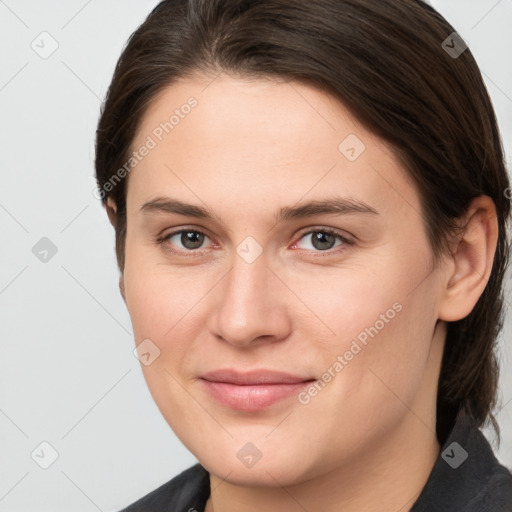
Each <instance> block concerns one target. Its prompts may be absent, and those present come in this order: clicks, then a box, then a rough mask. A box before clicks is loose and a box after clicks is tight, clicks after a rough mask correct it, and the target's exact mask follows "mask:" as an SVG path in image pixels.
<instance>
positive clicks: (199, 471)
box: [119, 463, 210, 512]
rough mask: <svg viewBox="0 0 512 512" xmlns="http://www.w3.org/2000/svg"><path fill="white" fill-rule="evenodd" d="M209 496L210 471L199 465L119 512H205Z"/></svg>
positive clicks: (183, 472)
mask: <svg viewBox="0 0 512 512" xmlns="http://www.w3.org/2000/svg"><path fill="white" fill-rule="evenodd" d="M209 495H210V478H209V474H208V471H206V469H205V468H204V467H203V466H201V464H199V463H197V464H195V465H193V466H191V467H190V468H188V469H185V470H184V471H182V472H181V473H180V474H179V475H177V476H175V477H174V478H172V479H171V480H169V481H168V482H166V483H164V484H163V485H161V486H160V487H158V488H156V489H155V490H153V491H151V492H150V493H149V494H146V495H145V496H143V497H142V498H140V499H139V500H137V501H136V502H134V503H132V504H131V505H128V506H127V507H126V508H124V509H123V510H121V511H119V512H203V511H204V507H205V504H206V500H207V499H208V496H209Z"/></svg>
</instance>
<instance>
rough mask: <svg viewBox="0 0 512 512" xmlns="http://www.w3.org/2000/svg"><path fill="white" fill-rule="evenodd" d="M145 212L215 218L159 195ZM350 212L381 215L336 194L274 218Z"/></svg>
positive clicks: (282, 211) (287, 208)
mask: <svg viewBox="0 0 512 512" xmlns="http://www.w3.org/2000/svg"><path fill="white" fill-rule="evenodd" d="M140 211H141V212H142V213H143V214H149V213H153V212H159V213H174V214H177V215H184V216H186V217H195V218H198V219H210V220H213V219H214V217H215V216H214V215H213V213H212V212H211V211H210V210H209V209H208V208H204V207H202V206H197V205H193V204H189V203H185V202H183V201H180V200H178V199H173V198H170V197H158V198H156V199H153V200H151V201H148V202H146V203H144V204H143V205H142V206H141V207H140ZM349 213H371V214H375V215H379V212H378V211H377V210H375V208H373V207H372V206H370V205H369V204H367V203H365V202H364V201H359V200H357V199H352V198H348V197H339V196H335V197H332V198H330V199H325V200H314V201H309V202H307V203H303V204H300V205H297V206H284V207H282V208H280V210H279V211H278V213H277V214H276V215H274V220H275V221H276V222H277V223H279V222H282V221H286V220H292V219H304V218H308V217H313V216H315V215H325V214H331V215H332V214H338V215H342V214H349Z"/></svg>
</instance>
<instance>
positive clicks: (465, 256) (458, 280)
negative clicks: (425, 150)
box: [439, 195, 498, 322]
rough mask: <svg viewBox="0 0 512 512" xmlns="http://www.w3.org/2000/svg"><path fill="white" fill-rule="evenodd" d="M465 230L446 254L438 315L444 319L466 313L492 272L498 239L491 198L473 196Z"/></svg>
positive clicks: (458, 316) (496, 222)
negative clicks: (449, 253)
mask: <svg viewBox="0 0 512 512" xmlns="http://www.w3.org/2000/svg"><path fill="white" fill-rule="evenodd" d="M460 220H461V222H462V226H464V224H465V223H467V224H466V228H465V230H464V233H463V234H462V235H461V237H460V238H458V240H457V242H456V243H455V244H454V246H455V250H454V252H453V253H452V254H451V255H450V256H448V257H447V261H448V264H447V266H446V274H445V278H444V281H443V283H444V287H443V290H442V295H441V300H440V304H439V318H440V319H441V320H445V321H447V322H454V321H457V320H461V319H462V318H465V317H466V316H468V315H469V314H470V313H471V311H472V310H473V308H474V306H475V304H476V303H477V301H478V299H479V298H480V295H481V294H482V293H483V291H484V289H485V286H486V284H487V281H488V280H489V276H490V275H491V270H492V264H493V260H494V253H495V252H496V244H497V241H498V220H497V217H496V206H495V204H494V202H493V200H492V199H491V198H490V197H488V196H485V195H482V196H479V197H476V198H474V199H473V201H472V202H471V204H470V206H469V208H468V211H467V212H466V214H465V215H464V217H463V218H462V219H460Z"/></svg>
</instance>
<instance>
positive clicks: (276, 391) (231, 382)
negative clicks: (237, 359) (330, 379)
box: [200, 369, 316, 412]
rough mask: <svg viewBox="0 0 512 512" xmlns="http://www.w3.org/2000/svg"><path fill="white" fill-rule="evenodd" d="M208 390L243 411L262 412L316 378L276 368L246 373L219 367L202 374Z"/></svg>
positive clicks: (231, 406)
mask: <svg viewBox="0 0 512 512" xmlns="http://www.w3.org/2000/svg"><path fill="white" fill-rule="evenodd" d="M200 380H201V382H202V383H203V384H204V387H205V391H206V392H207V393H208V394H209V395H210V396H211V397H212V398H214V399H216V400H217V401H218V402H219V403H220V404H222V405H224V406H226V407H229V408H231V409H237V410H241V411H248V412H250V411H258V410H261V409H264V408H266V407H269V406H270V405H272V404H274V403H276V402H278V401H281V400H284V399H285V398H289V397H291V396H293V395H296V394H297V393H299V392H300V390H301V389H302V388H304V387H306V386H308V385H309V384H310V383H311V382H313V381H315V380H316V379H313V378H311V377H299V376H295V375H290V374H288V373H283V372H277V371H273V370H253V371H250V372H246V373H240V372H236V371H234V370H229V369H225V370H216V371H213V372H208V373H206V374H204V375H202V376H201V378H200Z"/></svg>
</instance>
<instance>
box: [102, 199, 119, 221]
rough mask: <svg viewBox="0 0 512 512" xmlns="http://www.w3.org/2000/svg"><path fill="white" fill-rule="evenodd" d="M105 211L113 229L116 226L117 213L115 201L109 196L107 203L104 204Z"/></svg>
mask: <svg viewBox="0 0 512 512" xmlns="http://www.w3.org/2000/svg"><path fill="white" fill-rule="evenodd" d="M105 209H106V210H107V215H108V218H109V220H110V223H111V224H112V226H114V227H115V225H116V218H117V215H116V212H117V205H116V203H115V201H114V200H113V199H112V198H111V197H110V196H109V197H107V202H106V203H105Z"/></svg>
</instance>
